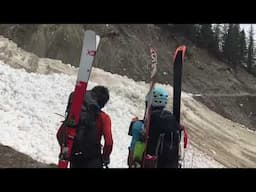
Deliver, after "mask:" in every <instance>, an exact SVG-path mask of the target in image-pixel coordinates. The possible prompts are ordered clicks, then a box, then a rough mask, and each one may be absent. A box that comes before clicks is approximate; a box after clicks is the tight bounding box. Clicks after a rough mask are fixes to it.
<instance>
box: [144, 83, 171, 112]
mask: <svg viewBox="0 0 256 192" xmlns="http://www.w3.org/2000/svg"><path fill="white" fill-rule="evenodd" d="M168 96H169V95H168V92H167V91H166V90H165V89H164V88H162V87H160V86H155V87H154V88H153V90H152V107H163V108H164V107H165V106H166V105H167V102H168ZM148 100H149V95H147V96H146V105H147V103H148Z"/></svg>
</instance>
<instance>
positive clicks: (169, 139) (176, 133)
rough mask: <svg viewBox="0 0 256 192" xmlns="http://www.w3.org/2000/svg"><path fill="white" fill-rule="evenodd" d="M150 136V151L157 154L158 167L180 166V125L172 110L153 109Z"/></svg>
mask: <svg viewBox="0 0 256 192" xmlns="http://www.w3.org/2000/svg"><path fill="white" fill-rule="evenodd" d="M149 138H151V139H149V141H148V142H149V143H148V147H149V150H148V153H151V154H154V155H156V156H157V159H158V160H157V167H158V168H161V167H168V168H175V167H178V159H179V157H178V156H179V155H178V154H179V143H180V126H179V125H178V123H177V121H176V119H175V116H174V115H173V114H172V113H171V112H170V111H167V110H153V111H152V114H151V126H150V131H149ZM150 142H151V143H150ZM150 148H151V149H150Z"/></svg>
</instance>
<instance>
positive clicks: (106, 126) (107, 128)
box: [102, 112, 113, 161]
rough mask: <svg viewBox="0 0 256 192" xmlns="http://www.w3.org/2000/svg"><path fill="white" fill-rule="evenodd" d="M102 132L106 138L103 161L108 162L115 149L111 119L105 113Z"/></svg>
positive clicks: (103, 114)
mask: <svg viewBox="0 0 256 192" xmlns="http://www.w3.org/2000/svg"><path fill="white" fill-rule="evenodd" d="M102 132H103V137H104V146H103V154H102V158H103V161H108V160H109V158H110V154H111V152H112V148H113V138H112V131H111V119H110V117H109V116H108V115H107V114H106V113H104V112H102Z"/></svg>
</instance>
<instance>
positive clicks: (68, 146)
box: [58, 30, 100, 168]
mask: <svg viewBox="0 0 256 192" xmlns="http://www.w3.org/2000/svg"><path fill="white" fill-rule="evenodd" d="M96 37H97V36H96V33H95V32H94V31H91V30H87V31H85V33H84V39H83V48H82V53H81V58H80V65H79V70H78V76H77V81H76V86H75V90H74V95H73V97H72V102H71V103H72V104H71V108H70V112H69V114H68V117H67V119H66V120H65V121H64V123H63V125H62V126H63V129H64V131H63V132H64V133H63V135H62V137H61V138H62V141H61V143H60V144H61V149H60V155H59V162H58V168H68V164H69V160H70V156H71V150H72V147H73V142H74V138H75V136H76V126H77V124H78V122H79V118H80V112H81V107H82V104H83V101H84V96H85V94H86V90H87V85H88V81H89V78H90V73H91V70H92V64H93V61H94V58H95V55H96V50H97V45H98V44H99V41H100V39H99V38H98V42H96ZM98 37H99V36H98Z"/></svg>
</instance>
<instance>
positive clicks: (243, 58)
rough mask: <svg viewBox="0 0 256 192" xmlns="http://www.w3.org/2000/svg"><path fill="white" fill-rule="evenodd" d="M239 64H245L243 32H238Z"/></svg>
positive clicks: (245, 50)
mask: <svg viewBox="0 0 256 192" xmlns="http://www.w3.org/2000/svg"><path fill="white" fill-rule="evenodd" d="M239 45H240V64H244V63H246V54H247V46H246V36H245V32H244V30H242V31H241V32H240V43H239Z"/></svg>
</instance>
